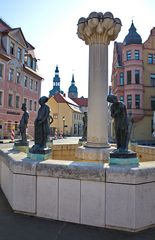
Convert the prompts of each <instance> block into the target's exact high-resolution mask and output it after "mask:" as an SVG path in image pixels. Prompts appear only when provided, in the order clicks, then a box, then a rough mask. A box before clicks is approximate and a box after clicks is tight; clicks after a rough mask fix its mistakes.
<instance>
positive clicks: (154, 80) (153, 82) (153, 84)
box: [150, 73, 155, 87]
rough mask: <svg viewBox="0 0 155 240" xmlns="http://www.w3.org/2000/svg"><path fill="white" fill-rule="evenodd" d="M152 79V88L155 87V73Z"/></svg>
mask: <svg viewBox="0 0 155 240" xmlns="http://www.w3.org/2000/svg"><path fill="white" fill-rule="evenodd" d="M150 79H151V86H153V87H155V73H151V75H150Z"/></svg>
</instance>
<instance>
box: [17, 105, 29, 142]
mask: <svg viewBox="0 0 155 240" xmlns="http://www.w3.org/2000/svg"><path fill="white" fill-rule="evenodd" d="M21 109H22V110H23V112H24V113H23V115H22V118H21V120H20V123H19V130H20V134H21V138H22V139H21V144H22V143H23V144H25V143H27V136H26V128H27V124H28V119H29V114H28V112H27V109H26V104H25V103H23V104H22V108H21Z"/></svg>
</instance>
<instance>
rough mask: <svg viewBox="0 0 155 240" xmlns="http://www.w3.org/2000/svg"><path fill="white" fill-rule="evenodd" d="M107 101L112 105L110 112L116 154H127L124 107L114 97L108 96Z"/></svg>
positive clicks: (126, 124)
mask: <svg viewBox="0 0 155 240" xmlns="http://www.w3.org/2000/svg"><path fill="white" fill-rule="evenodd" d="M107 101H108V102H109V103H112V105H111V108H110V111H111V117H112V118H113V119H114V127H115V137H116V144H117V151H118V152H127V151H128V143H129V131H128V126H129V124H128V117H127V110H126V106H125V104H124V103H123V102H120V101H118V99H117V97H116V96H115V95H112V94H111V95H108V97H107Z"/></svg>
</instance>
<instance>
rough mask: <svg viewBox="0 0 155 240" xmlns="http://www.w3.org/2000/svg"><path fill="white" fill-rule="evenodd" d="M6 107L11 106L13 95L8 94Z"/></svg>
mask: <svg viewBox="0 0 155 240" xmlns="http://www.w3.org/2000/svg"><path fill="white" fill-rule="evenodd" d="M8 107H13V95H12V94H9V96H8Z"/></svg>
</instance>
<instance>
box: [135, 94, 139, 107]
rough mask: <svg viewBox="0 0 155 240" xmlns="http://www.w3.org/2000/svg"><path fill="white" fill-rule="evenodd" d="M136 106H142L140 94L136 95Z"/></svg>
mask: <svg viewBox="0 0 155 240" xmlns="http://www.w3.org/2000/svg"><path fill="white" fill-rule="evenodd" d="M135 106H136V109H139V108H140V95H138V94H136V95H135Z"/></svg>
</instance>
